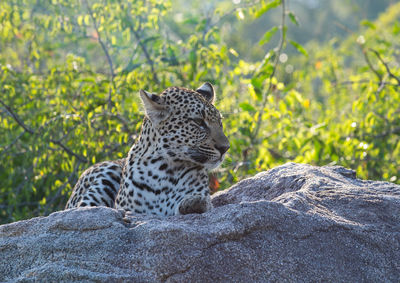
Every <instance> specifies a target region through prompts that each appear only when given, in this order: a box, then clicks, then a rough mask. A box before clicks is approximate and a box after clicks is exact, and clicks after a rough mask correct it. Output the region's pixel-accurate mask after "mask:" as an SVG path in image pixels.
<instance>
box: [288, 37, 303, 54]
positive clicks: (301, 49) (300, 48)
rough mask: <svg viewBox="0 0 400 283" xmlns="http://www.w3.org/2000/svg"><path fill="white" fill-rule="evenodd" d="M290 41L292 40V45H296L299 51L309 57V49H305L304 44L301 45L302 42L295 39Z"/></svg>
mask: <svg viewBox="0 0 400 283" xmlns="http://www.w3.org/2000/svg"><path fill="white" fill-rule="evenodd" d="M289 42H290V44H291V45H293V46H294V48H296V49H297V51H299V52H300V53H301V54H303V55H304V56H306V57H308V53H307V51H306V50H305V49H304V47H303V46H301V44H299V43H297V42H296V41H293V40H289Z"/></svg>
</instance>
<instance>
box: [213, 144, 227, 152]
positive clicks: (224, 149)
mask: <svg viewBox="0 0 400 283" xmlns="http://www.w3.org/2000/svg"><path fill="white" fill-rule="evenodd" d="M229 147H230V146H229V144H223V145H215V148H216V149H217V150H218V151H219V152H220V153H221V155H223V154H224V153H225V152H227V151H228V149H229Z"/></svg>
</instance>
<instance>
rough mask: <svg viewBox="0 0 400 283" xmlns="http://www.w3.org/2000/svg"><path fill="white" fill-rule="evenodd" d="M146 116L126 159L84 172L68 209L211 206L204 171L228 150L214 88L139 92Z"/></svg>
mask: <svg viewBox="0 0 400 283" xmlns="http://www.w3.org/2000/svg"><path fill="white" fill-rule="evenodd" d="M140 95H141V99H142V101H143V104H144V107H145V110H146V117H145V119H144V121H143V125H142V131H141V135H140V137H139V139H138V141H137V142H136V143H135V144H134V145H133V146H132V148H131V149H130V151H129V153H128V157H127V158H126V159H122V160H118V161H107V162H103V163H100V164H97V165H94V166H92V167H91V168H89V169H88V170H86V171H85V172H84V173H83V174H82V176H81V177H80V179H79V180H78V183H77V184H76V186H75V188H74V191H73V193H72V195H71V197H70V199H69V201H68V203H67V206H66V208H72V207H80V206H108V207H115V208H118V209H124V210H126V211H131V212H133V213H136V214H155V215H175V214H187V213H202V212H205V211H207V210H209V209H210V208H211V201H210V193H209V183H208V171H209V170H211V169H213V168H215V167H217V166H218V165H219V164H220V163H221V162H222V160H223V158H224V156H225V152H226V151H227V150H228V148H229V142H228V139H227V138H226V136H225V135H224V133H223V128H222V123H221V115H220V113H219V112H218V110H217V109H216V108H215V107H214V106H213V105H212V101H213V99H214V89H213V87H212V86H211V85H210V84H208V83H206V84H204V85H202V86H201V87H200V88H199V89H197V90H196V91H193V90H189V89H185V88H178V87H172V88H168V89H166V90H165V91H164V92H163V93H161V94H160V95H155V94H150V93H147V92H145V91H141V93H140Z"/></svg>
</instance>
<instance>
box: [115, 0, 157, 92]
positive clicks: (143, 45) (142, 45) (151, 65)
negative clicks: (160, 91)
mask: <svg viewBox="0 0 400 283" xmlns="http://www.w3.org/2000/svg"><path fill="white" fill-rule="evenodd" d="M118 3H119V5H120V7H121V10H125V11H126V13H125V15H126V18H127V19H128V25H129V30H130V32H131V33H132V34H133V35H134V37H135V39H136V40H137V41H138V44H139V46H140V49H142V51H143V54H144V57H145V58H146V61H147V63H148V64H149V66H150V70H151V73H152V75H153V80H154V82H155V83H157V84H158V83H160V80H159V79H158V76H157V73H156V71H155V68H154V61H153V60H152V59H151V57H150V54H149V52H148V50H147V46H146V45H145V44H144V43H143V40H142V37H141V35H140V34H139V28H138V30H135V28H134V26H133V20H132V17H131V15H130V14H129V11H130V9H124V7H123V6H122V3H121V1H120V0H119V1H118Z"/></svg>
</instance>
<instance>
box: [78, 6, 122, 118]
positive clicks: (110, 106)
mask: <svg viewBox="0 0 400 283" xmlns="http://www.w3.org/2000/svg"><path fill="white" fill-rule="evenodd" d="M84 2H85V5H86V7H87V10H88V12H89V16H90V18H91V19H92V22H93V26H94V29H95V30H96V33H97V41H98V42H99V44H100V46H101V48H102V49H103V52H104V55H105V56H106V58H107V62H108V66H109V67H110V75H111V79H110V83H111V85H110V87H109V89H108V109H110V110H111V108H112V97H111V94H112V86H113V85H114V77H115V73H114V65H113V62H112V59H111V56H110V53H109V52H108V49H107V46H106V44H105V43H104V41H103V40H102V38H101V34H100V32H99V27H98V26H97V22H96V19H95V17H94V15H93V11H92V9H91V8H90V6H89V4H88V2H87V0H84Z"/></svg>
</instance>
